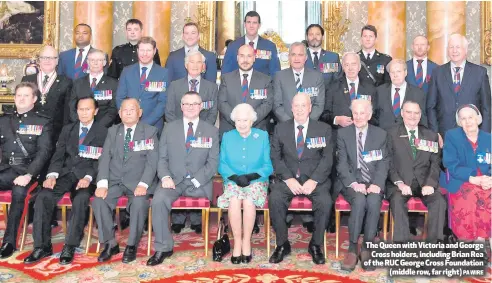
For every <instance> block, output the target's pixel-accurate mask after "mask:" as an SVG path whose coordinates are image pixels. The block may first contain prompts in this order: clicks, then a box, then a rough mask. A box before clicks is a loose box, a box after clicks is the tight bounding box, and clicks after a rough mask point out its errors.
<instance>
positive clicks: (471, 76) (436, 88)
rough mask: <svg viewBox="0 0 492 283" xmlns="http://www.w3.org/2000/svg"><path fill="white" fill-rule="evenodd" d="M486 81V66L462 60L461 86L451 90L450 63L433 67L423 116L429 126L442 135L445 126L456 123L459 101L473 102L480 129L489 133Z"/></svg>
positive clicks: (487, 79)
mask: <svg viewBox="0 0 492 283" xmlns="http://www.w3.org/2000/svg"><path fill="white" fill-rule="evenodd" d="M490 103H491V102H490V82H489V76H488V75H487V70H486V69H485V68H484V67H482V66H478V65H475V64H473V63H470V62H468V61H467V62H466V64H465V70H464V74H463V78H462V80H461V88H460V92H459V93H458V95H456V94H455V93H454V89H453V78H452V76H451V63H450V62H448V63H446V64H444V65H442V66H439V67H437V68H435V69H434V71H433V73H432V80H431V85H430V88H429V94H428V95H427V116H428V117H429V128H430V129H431V130H433V131H434V132H438V133H440V134H441V136H444V134H445V133H446V131H447V130H450V129H453V128H455V127H457V125H456V119H455V115H456V110H457V109H458V107H459V106H461V105H463V104H474V105H475V106H477V107H478V109H479V110H480V112H481V114H482V117H483V122H482V125H481V126H480V129H482V130H484V131H486V132H489V133H490V120H491V116H490V114H491V112H490Z"/></svg>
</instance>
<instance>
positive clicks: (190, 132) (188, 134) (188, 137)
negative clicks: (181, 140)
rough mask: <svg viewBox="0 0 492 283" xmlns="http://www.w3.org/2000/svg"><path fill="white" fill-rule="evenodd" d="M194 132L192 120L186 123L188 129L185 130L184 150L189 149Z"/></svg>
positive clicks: (187, 150)
mask: <svg viewBox="0 0 492 283" xmlns="http://www.w3.org/2000/svg"><path fill="white" fill-rule="evenodd" d="M194 136H195V135H194V134H193V122H189V123H188V131H187V132H186V144H185V146H186V152H189V151H190V147H191V141H192V140H193V139H194Z"/></svg>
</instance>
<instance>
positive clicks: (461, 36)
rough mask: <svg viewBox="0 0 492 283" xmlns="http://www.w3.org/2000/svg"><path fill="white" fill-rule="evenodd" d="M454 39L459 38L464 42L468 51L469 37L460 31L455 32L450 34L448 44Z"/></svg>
mask: <svg viewBox="0 0 492 283" xmlns="http://www.w3.org/2000/svg"><path fill="white" fill-rule="evenodd" d="M453 39H459V40H461V43H462V44H463V47H464V48H465V50H466V51H467V52H468V44H469V43H468V39H466V37H465V36H464V35H461V34H459V33H453V34H452V35H450V36H449V39H448V45H447V46H449V43H450V42H451V40H453Z"/></svg>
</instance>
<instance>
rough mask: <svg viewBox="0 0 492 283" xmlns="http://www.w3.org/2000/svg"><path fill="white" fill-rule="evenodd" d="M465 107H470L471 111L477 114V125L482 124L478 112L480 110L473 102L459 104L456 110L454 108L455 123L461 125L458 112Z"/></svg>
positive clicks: (480, 115)
mask: <svg viewBox="0 0 492 283" xmlns="http://www.w3.org/2000/svg"><path fill="white" fill-rule="evenodd" d="M465 108H470V109H472V110H473V112H474V113H475V114H476V115H477V123H478V125H480V124H482V119H483V118H482V114H481V113H480V110H478V108H477V106H475V105H473V104H464V105H461V106H460V107H459V108H458V110H456V124H458V126H460V127H462V125H461V119H460V112H461V110H463V109H465Z"/></svg>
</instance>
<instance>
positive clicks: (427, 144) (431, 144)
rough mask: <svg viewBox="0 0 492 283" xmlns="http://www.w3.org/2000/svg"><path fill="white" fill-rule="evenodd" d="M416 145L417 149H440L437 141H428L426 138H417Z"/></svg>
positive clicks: (434, 150) (430, 150)
mask: <svg viewBox="0 0 492 283" xmlns="http://www.w3.org/2000/svg"><path fill="white" fill-rule="evenodd" d="M414 144H415V147H416V148H417V150H422V151H427V152H432V153H437V152H438V151H439V144H438V143H437V142H435V141H428V140H424V139H415V140H414Z"/></svg>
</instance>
